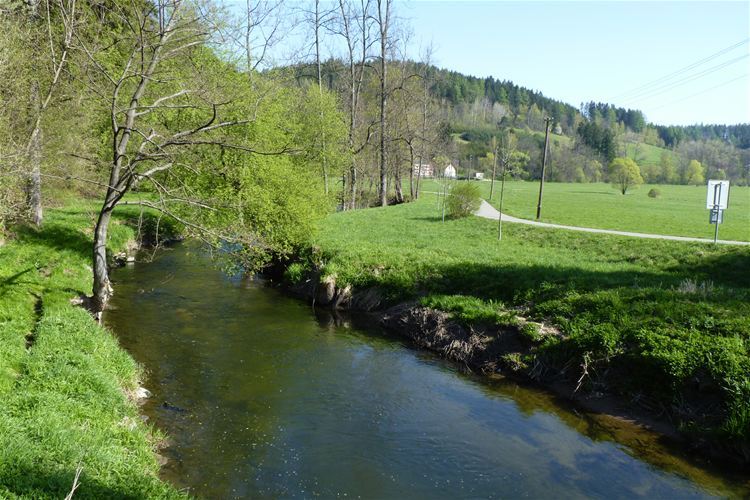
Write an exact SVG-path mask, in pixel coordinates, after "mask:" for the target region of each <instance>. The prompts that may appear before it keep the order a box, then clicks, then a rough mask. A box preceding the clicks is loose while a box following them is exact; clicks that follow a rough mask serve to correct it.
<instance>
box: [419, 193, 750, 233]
mask: <svg viewBox="0 0 750 500" xmlns="http://www.w3.org/2000/svg"><path fill="white" fill-rule="evenodd" d="M480 185H481V188H482V192H483V193H484V195H485V197H487V196H489V192H490V183H489V182H482V183H480ZM422 186H423V187H422V190H424V191H436V190H437V183H436V182H435V181H425V182H424V184H423V185H422ZM652 187H654V188H656V189H658V190H659V191H661V193H662V194H661V197H659V198H649V197H648V196H647V193H648V191H649V189H651V188H652ZM538 196H539V183H538V182H523V181H518V182H515V181H514V182H506V184H505V199H504V202H503V205H504V210H505V212H507V213H509V214H510V215H514V216H516V217H522V218H525V219H534V218H535V217H536V205H537V199H538ZM499 200H500V186H499V183H497V182H496V183H495V194H494V196H493V199H492V204H493V205H494V206H495V207H497V206H498V205H499ZM724 216H725V217H724V223H723V224H722V225H721V227H720V228H719V237H720V238H721V239H726V240H739V241H750V187H737V186H735V187H732V188H731V191H730V201H729V208H728V209H727V211H726V212H725V213H724ZM542 221H544V222H555V223H558V224H567V225H571V226H584V227H596V228H602V229H618V230H621V231H637V232H642V233H655V234H669V235H673V236H695V237H699V238H713V235H714V226H712V225H710V224H709V223H708V210H706V187H705V186H669V185H659V186H650V185H644V186H641V187H639V188H638V189H635V190H633V191H632V192H629V193H628V194H626V195H625V196H623V195H621V194H620V193H619V192H618V191H617V190H615V189H613V188H612V186H610V185H609V184H603V183H596V184H578V183H559V182H548V183H545V185H544V200H543V203H542Z"/></svg>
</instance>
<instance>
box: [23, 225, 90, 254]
mask: <svg viewBox="0 0 750 500" xmlns="http://www.w3.org/2000/svg"><path fill="white" fill-rule="evenodd" d="M16 231H17V234H18V241H19V242H20V243H26V244H30V245H42V246H46V247H48V248H51V249H54V250H68V251H72V252H76V253H78V254H79V255H81V256H82V257H84V258H88V257H89V256H90V255H91V242H92V240H91V237H90V236H86V235H85V234H84V233H83V232H82V231H80V230H79V229H77V228H76V227H71V226H66V225H63V224H61V223H57V222H50V223H47V224H45V225H44V226H43V227H42V229H36V228H33V227H30V226H22V227H19V228H18V229H17V230H16Z"/></svg>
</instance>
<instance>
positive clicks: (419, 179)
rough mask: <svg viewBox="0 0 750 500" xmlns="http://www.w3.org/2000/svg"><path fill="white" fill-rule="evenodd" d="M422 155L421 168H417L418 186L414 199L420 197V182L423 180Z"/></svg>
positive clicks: (420, 157) (420, 158) (420, 159)
mask: <svg viewBox="0 0 750 500" xmlns="http://www.w3.org/2000/svg"><path fill="white" fill-rule="evenodd" d="M422 161H423V159H422V155H420V156H419V170H417V188H416V189H415V190H414V199H415V200H418V199H419V184H420V183H421V182H422Z"/></svg>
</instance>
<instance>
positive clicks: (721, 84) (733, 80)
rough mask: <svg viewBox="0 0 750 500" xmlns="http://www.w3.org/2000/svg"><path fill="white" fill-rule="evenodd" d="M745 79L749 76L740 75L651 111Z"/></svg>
mask: <svg viewBox="0 0 750 500" xmlns="http://www.w3.org/2000/svg"><path fill="white" fill-rule="evenodd" d="M743 78H747V74H745V75H740V76H738V77H736V78H732V79H731V80H727V81H726V82H723V83H720V84H718V85H714V86H713V87H709V88H707V89H703V90H701V91H700V92H696V93H695V94H690V95H689V96H685V97H683V98H681V99H677V100H676V101H672V102H668V103H666V104H662V105H661V106H657V107H655V108H651V110H652V111H653V110H656V109H661V108H665V107H667V106H671V105H673V104H677V103H680V102H682V101H687V100H688V99H690V98H692V97H695V96H698V95H701V94H705V93H706V92H710V91H712V90H716V89H718V88H719V87H724V86H725V85H729V84H730V83H733V82H736V81H737V80H742V79H743Z"/></svg>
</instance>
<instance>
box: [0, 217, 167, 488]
mask: <svg viewBox="0 0 750 500" xmlns="http://www.w3.org/2000/svg"><path fill="white" fill-rule="evenodd" d="M92 207H93V206H90V205H85V204H78V205H76V206H69V207H67V208H64V209H56V210H48V211H47V213H46V217H47V218H46V220H45V223H44V228H43V229H42V230H41V231H36V230H34V229H30V228H17V229H16V235H15V236H16V237H15V239H11V240H10V241H8V242H7V243H6V244H5V245H4V246H2V247H0V297H1V298H0V398H2V401H3V403H2V405H0V497H2V498H34V499H37V498H58V499H59V498H63V497H65V495H66V494H67V493H68V492H69V491H70V488H71V485H72V483H73V478H74V476H75V472H76V468H77V467H79V466H80V467H82V472H81V476H80V486H79V488H78V490H77V491H76V494H75V498H168V497H179V496H180V495H179V493H178V492H176V491H175V490H174V489H173V488H172V487H171V486H169V485H167V484H165V483H163V482H162V481H160V480H159V479H158V476H157V473H158V465H157V462H156V457H155V455H154V444H155V442H156V440H157V439H158V435H157V434H156V433H155V431H154V430H153V429H151V428H149V427H148V426H147V425H146V424H144V423H143V422H142V420H141V419H140V417H139V415H138V411H137V408H136V406H135V404H134V403H133V402H132V401H130V400H129V399H128V398H127V397H126V396H125V392H124V391H130V390H134V389H135V388H136V387H137V381H138V377H139V370H138V367H137V366H136V364H135V362H134V361H133V360H132V358H130V357H129V356H128V354H127V353H125V352H124V351H123V350H122V349H121V348H120V347H119V345H118V343H117V340H116V339H115V338H114V336H113V335H112V334H111V333H110V332H109V331H107V330H105V329H103V328H101V327H99V326H98V325H97V324H96V323H95V322H94V321H93V319H92V318H91V316H90V315H89V314H88V313H87V312H86V311H84V310H83V309H81V308H79V307H74V306H72V305H71V304H70V299H71V298H73V297H75V296H77V295H79V294H83V293H90V288H91V271H90V267H89V265H90V263H89V260H90V253H91V250H90V247H91V244H90V239H91V230H92V229H93V223H94V218H93V217H94V212H93V210H91V209H92ZM131 215H132V214H131ZM110 235H111V238H110V241H109V247H110V249H111V250H114V249H121V248H124V246H125V244H126V242H127V241H128V240H130V239H132V238H133V237H134V230H133V229H132V228H131V227H129V226H127V225H126V224H124V223H123V221H122V220H121V219H116V220H115V221H114V223H113V225H112V227H111V231H110Z"/></svg>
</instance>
